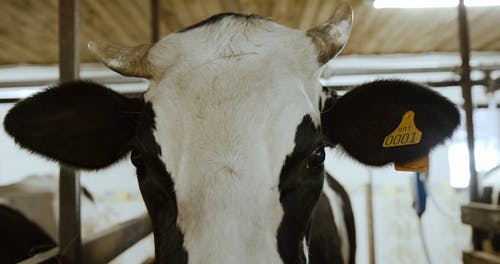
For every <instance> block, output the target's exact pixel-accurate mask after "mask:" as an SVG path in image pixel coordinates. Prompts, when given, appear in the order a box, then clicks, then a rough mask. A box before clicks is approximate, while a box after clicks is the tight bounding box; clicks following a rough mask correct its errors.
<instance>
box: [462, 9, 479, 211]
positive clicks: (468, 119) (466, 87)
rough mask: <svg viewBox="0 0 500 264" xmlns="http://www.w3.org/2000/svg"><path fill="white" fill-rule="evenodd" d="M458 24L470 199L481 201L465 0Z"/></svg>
mask: <svg viewBox="0 0 500 264" xmlns="http://www.w3.org/2000/svg"><path fill="white" fill-rule="evenodd" d="M458 25H459V27H458V28H459V33H460V54H461V57H462V72H461V80H460V83H461V86H462V97H463V98H464V108H465V124H466V128H467V146H468V148H469V171H470V185H469V191H470V200H471V201H472V202H477V201H479V193H478V185H477V184H478V182H477V172H476V159H475V156H474V149H475V148H474V122H473V118H472V117H473V108H472V91H471V90H472V82H471V79H470V71H471V69H470V63H469V61H470V46H469V28H468V24H467V11H466V9H465V5H464V0H460V3H459V5H458Z"/></svg>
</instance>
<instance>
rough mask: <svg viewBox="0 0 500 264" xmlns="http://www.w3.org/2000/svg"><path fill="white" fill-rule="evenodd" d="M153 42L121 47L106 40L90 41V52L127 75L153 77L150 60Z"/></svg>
mask: <svg viewBox="0 0 500 264" xmlns="http://www.w3.org/2000/svg"><path fill="white" fill-rule="evenodd" d="M152 46H153V44H144V45H139V46H135V47H121V46H118V45H113V44H110V43H107V42H104V41H89V44H88V48H89V50H90V52H91V53H92V54H93V55H94V56H95V57H96V58H97V59H98V60H99V61H101V62H102V63H104V65H106V66H107V67H108V68H110V69H112V70H114V71H116V72H118V73H120V74H122V75H126V76H135V77H144V78H151V77H152V75H153V74H152V67H151V64H150V62H149V60H148V53H149V49H150V48H151V47H152Z"/></svg>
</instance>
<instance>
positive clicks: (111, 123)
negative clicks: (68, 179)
mask: <svg viewBox="0 0 500 264" xmlns="http://www.w3.org/2000/svg"><path fill="white" fill-rule="evenodd" d="M144 106H145V103H144V100H143V99H131V98H127V97H125V96H123V95H121V94H119V93H117V92H115V91H113V90H111V89H108V88H106V87H104V86H101V85H99V84H96V83H91V82H84V81H74V82H67V83H63V84H61V85H58V86H56V87H53V88H50V89H48V90H46V91H44V92H41V93H39V94H36V95H34V96H32V97H30V98H27V99H25V100H23V101H21V102H19V103H17V104H16V105H15V106H14V107H13V108H12V109H11V110H10V111H9V113H8V114H7V116H6V117H5V120H4V127H5V130H6V131H7V132H8V133H9V134H10V135H11V136H12V137H14V139H15V140H16V142H17V143H18V144H19V145H21V147H23V148H26V149H29V150H31V151H33V152H36V153H38V154H41V155H43V156H45V157H47V158H49V159H53V160H57V161H60V162H63V163H65V164H68V165H72V166H75V167H78V168H86V169H99V168H103V167H106V166H108V165H110V164H112V163H114V162H116V161H117V160H119V159H120V158H122V157H124V156H125V154H127V153H128V152H129V151H130V148H131V143H132V141H133V139H134V137H135V135H136V130H137V126H138V123H139V122H140V120H141V117H142V115H143V109H144Z"/></svg>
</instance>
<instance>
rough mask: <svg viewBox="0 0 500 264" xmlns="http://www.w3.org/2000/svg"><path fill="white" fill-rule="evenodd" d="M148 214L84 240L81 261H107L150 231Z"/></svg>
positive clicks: (94, 263)
mask: <svg viewBox="0 0 500 264" xmlns="http://www.w3.org/2000/svg"><path fill="white" fill-rule="evenodd" d="M152 230H153V229H152V226H151V221H150V218H149V215H147V214H144V215H141V216H139V217H137V218H134V219H132V220H129V221H126V222H123V223H121V224H118V225H116V226H114V227H112V228H110V229H108V230H106V231H104V232H101V233H100V234H99V236H98V237H95V238H92V239H90V240H89V241H86V242H84V244H83V247H82V252H83V254H82V263H89V264H97V263H108V262H109V261H111V260H112V259H114V258H115V257H116V256H118V255H119V254H121V253H122V252H123V251H125V250H127V249H128V248H129V247H131V246H132V245H134V244H135V243H137V242H138V241H139V240H141V239H142V238H144V237H145V236H147V235H148V234H150V233H151V232H152Z"/></svg>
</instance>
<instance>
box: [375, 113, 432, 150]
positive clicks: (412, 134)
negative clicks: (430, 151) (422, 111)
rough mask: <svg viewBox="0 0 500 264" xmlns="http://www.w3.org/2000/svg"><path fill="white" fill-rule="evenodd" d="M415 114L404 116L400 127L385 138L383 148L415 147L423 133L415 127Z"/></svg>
mask: <svg viewBox="0 0 500 264" xmlns="http://www.w3.org/2000/svg"><path fill="white" fill-rule="evenodd" d="M414 118H415V112H413V111H408V112H406V113H405V114H404V115H403V118H402V119H401V123H400V124H399V125H398V127H397V128H396V129H395V130H394V131H393V132H392V133H390V134H389V135H388V136H386V137H385V139H384V143H383V144H382V147H384V148H390V147H400V146H406V145H415V144H418V143H420V140H421V139H422V131H420V130H419V129H418V128H417V126H416V125H415V120H414Z"/></svg>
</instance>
